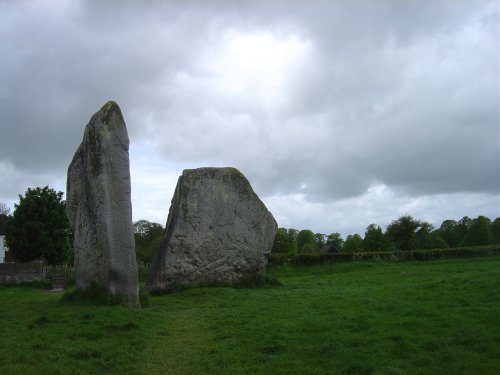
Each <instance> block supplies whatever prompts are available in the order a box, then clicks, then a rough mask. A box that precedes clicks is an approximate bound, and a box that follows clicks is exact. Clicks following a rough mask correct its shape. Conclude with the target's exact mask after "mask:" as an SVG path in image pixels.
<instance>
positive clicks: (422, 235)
mask: <svg viewBox="0 0 500 375" xmlns="http://www.w3.org/2000/svg"><path fill="white" fill-rule="evenodd" d="M433 230H434V227H433V226H432V224H429V223H427V222H425V221H422V222H420V227H419V228H418V230H417V233H416V234H417V241H418V248H419V249H433V248H435V247H436V246H435V243H434V236H433V235H432V231H433Z"/></svg>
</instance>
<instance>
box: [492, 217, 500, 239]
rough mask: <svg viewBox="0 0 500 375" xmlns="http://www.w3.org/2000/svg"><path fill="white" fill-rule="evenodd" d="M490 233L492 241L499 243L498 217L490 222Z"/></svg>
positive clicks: (499, 225)
mask: <svg viewBox="0 0 500 375" xmlns="http://www.w3.org/2000/svg"><path fill="white" fill-rule="evenodd" d="M491 235H492V242H493V243H494V244H500V217H497V218H496V219H495V220H493V223H491Z"/></svg>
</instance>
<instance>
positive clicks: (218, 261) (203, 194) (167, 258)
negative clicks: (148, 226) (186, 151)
mask: <svg viewBox="0 0 500 375" xmlns="http://www.w3.org/2000/svg"><path fill="white" fill-rule="evenodd" d="M276 230H277V224H276V220H274V217H273V215H272V214H271V213H270V212H269V211H268V210H267V208H266V206H265V205H264V203H263V202H262V201H261V200H260V199H259V197H258V196H257V194H255V193H254V191H253V189H252V187H251V186H250V183H249V182H248V180H247V179H246V178H245V176H243V174H242V173H241V172H240V171H238V170H237V169H236V168H198V169H186V170H185V171H184V172H183V173H182V176H181V177H179V181H178V182H177V187H176V189H175V193H174V197H173V198H172V205H171V206H170V212H169V214H168V220H167V227H166V229H165V233H164V237H163V241H162V243H161V245H160V248H159V250H158V253H157V254H156V258H155V260H154V262H153V265H152V266H151V269H150V271H149V275H148V280H147V284H146V288H147V289H148V290H149V291H154V290H169V289H175V288H176V287H179V286H181V287H182V286H198V285H205V284H214V283H215V284H226V285H231V284H238V283H240V282H244V281H245V280H248V279H254V278H260V277H263V276H264V274H265V271H266V264H267V255H268V254H269V252H270V251H271V247H272V245H273V241H274V236H275V234H276Z"/></svg>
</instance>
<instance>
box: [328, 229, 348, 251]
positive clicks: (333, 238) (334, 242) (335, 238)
mask: <svg viewBox="0 0 500 375" xmlns="http://www.w3.org/2000/svg"><path fill="white" fill-rule="evenodd" d="M326 246H335V247H336V248H337V250H338V251H341V250H342V247H343V246H344V239H343V238H342V235H341V234H340V233H331V234H329V235H328V236H326Z"/></svg>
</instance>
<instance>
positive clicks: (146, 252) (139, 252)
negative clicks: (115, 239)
mask: <svg viewBox="0 0 500 375" xmlns="http://www.w3.org/2000/svg"><path fill="white" fill-rule="evenodd" d="M162 240H163V237H162V236H160V237H156V238H155V239H153V240H152V241H151V242H149V243H148V244H147V245H146V246H140V247H139V248H136V251H135V252H136V256H137V259H139V260H140V261H142V262H143V263H144V265H145V266H146V267H149V265H150V264H151V262H153V258H154V257H155V254H156V252H157V251H158V248H159V247H160V243H161V241H162Z"/></svg>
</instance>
